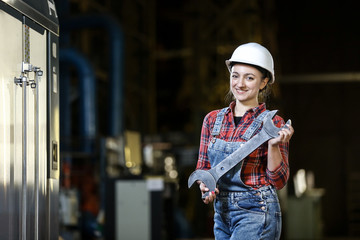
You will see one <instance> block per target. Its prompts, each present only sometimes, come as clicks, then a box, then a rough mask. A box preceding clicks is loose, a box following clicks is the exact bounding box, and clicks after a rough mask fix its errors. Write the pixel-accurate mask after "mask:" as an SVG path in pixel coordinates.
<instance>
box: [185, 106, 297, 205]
mask: <svg viewBox="0 0 360 240" xmlns="http://www.w3.org/2000/svg"><path fill="white" fill-rule="evenodd" d="M276 112H277V110H273V111H270V112H269V113H267V115H266V116H265V117H264V119H263V121H262V124H263V126H262V129H261V130H260V132H259V133H258V134H256V135H255V136H254V137H252V138H251V139H250V140H249V141H247V142H246V143H245V144H243V145H242V146H241V147H239V148H238V149H236V151H234V152H233V153H232V154H230V155H229V156H227V157H226V158H225V159H224V160H222V161H221V162H220V163H219V164H218V165H216V166H215V167H213V168H211V169H209V170H201V169H198V170H196V171H194V172H193V173H192V174H191V175H190V177H189V179H188V187H189V188H190V187H191V186H192V185H193V184H194V182H195V181H198V180H199V181H202V182H203V183H204V184H205V185H206V187H207V188H208V189H209V191H208V192H206V193H205V194H203V196H202V198H203V199H204V198H205V197H206V196H208V195H209V192H212V191H215V188H216V183H217V182H218V180H219V179H220V177H222V176H223V175H224V174H225V173H226V172H228V171H229V170H230V169H232V168H233V167H235V166H236V165H237V164H239V163H240V162H241V161H242V160H243V159H244V158H245V157H247V156H248V155H249V154H250V153H252V152H253V151H254V150H255V149H257V148H258V147H259V146H261V145H262V144H263V143H265V142H266V141H268V140H270V139H272V138H275V137H277V136H278V133H279V131H280V130H281V129H283V128H286V125H291V120H288V121H287V122H286V124H285V126H283V127H282V128H278V127H276V126H275V125H274V122H273V121H272V119H273V117H274V116H275V114H276Z"/></svg>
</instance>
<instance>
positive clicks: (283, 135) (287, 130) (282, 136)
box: [268, 122, 294, 147]
mask: <svg viewBox="0 0 360 240" xmlns="http://www.w3.org/2000/svg"><path fill="white" fill-rule="evenodd" d="M293 134H294V128H293V127H292V126H291V122H290V124H286V125H285V127H284V128H283V129H281V130H280V131H279V136H277V137H276V138H273V139H270V140H269V142H268V144H269V147H276V146H278V145H279V144H280V143H287V142H289V141H290V139H291V137H292V135H293Z"/></svg>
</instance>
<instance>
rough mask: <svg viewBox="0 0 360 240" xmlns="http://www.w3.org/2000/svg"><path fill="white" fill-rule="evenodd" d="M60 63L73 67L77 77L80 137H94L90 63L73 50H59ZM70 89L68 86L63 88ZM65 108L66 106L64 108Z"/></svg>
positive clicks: (92, 86)
mask: <svg viewBox="0 0 360 240" xmlns="http://www.w3.org/2000/svg"><path fill="white" fill-rule="evenodd" d="M59 52H60V62H65V63H68V64H69V66H74V67H75V69H76V71H77V73H78V77H79V79H80V80H79V90H80V93H79V94H80V113H81V114H80V121H79V132H80V136H82V137H86V138H90V139H93V138H95V137H96V134H97V129H96V126H97V125H96V114H97V112H96V81H95V80H96V78H95V74H94V71H93V68H92V66H91V64H90V62H89V61H88V60H87V59H86V58H85V57H84V56H83V55H82V54H80V53H79V52H78V51H76V50H75V49H71V48H68V49H60V51H59ZM64 88H70V86H69V85H68V86H64ZM65 107H66V106H65Z"/></svg>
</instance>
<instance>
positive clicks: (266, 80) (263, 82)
mask: <svg viewBox="0 0 360 240" xmlns="http://www.w3.org/2000/svg"><path fill="white" fill-rule="evenodd" d="M268 82H269V78H268V77H266V78H264V79H263V80H262V81H261V83H260V90H263V89H264V88H265V87H266V85H267V83H268Z"/></svg>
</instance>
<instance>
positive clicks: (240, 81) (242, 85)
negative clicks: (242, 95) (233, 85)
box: [237, 78, 245, 87]
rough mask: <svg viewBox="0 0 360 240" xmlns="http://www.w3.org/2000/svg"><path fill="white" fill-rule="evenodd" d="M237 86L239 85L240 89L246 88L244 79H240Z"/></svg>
mask: <svg viewBox="0 0 360 240" xmlns="http://www.w3.org/2000/svg"><path fill="white" fill-rule="evenodd" d="M237 85H238V86H239V87H244V86H245V81H244V79H243V78H240V79H239V81H238V82H237Z"/></svg>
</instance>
